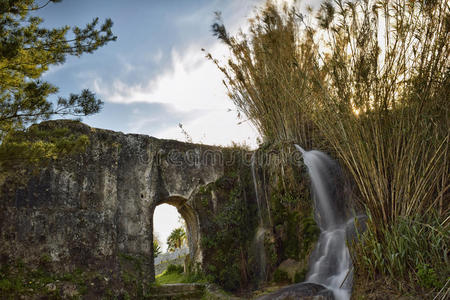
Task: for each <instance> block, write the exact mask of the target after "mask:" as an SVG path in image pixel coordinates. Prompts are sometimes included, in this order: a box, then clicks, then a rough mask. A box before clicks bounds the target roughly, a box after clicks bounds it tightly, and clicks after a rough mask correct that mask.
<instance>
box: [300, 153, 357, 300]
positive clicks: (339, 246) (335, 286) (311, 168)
mask: <svg viewBox="0 0 450 300" xmlns="http://www.w3.org/2000/svg"><path fill="white" fill-rule="evenodd" d="M295 147H296V148H297V149H298V150H299V151H300V152H301V153H302V155H303V161H304V162H305V165H306V166H307V168H308V173H309V176H310V178H311V185H312V190H313V198H314V204H315V211H316V221H317V223H318V225H319V227H320V231H321V232H320V236H319V239H318V241H317V245H316V249H315V250H314V252H313V254H312V256H311V265H310V270H309V272H308V275H307V278H306V281H307V282H312V283H318V284H321V285H323V286H325V287H326V288H328V289H329V290H331V291H333V294H334V297H335V299H337V300H348V299H350V293H351V284H352V279H353V278H352V277H353V276H352V275H353V274H352V271H351V264H352V263H351V259H350V254H349V251H348V247H347V244H346V239H347V234H346V231H347V230H348V228H350V227H353V218H352V219H351V220H349V221H347V222H345V221H344V220H342V217H341V216H342V212H339V208H338V207H337V206H336V203H335V202H336V201H335V199H333V192H332V190H333V188H335V187H333V186H332V184H333V180H332V178H330V177H332V176H333V175H336V174H330V173H331V172H330V170H333V168H335V166H336V163H335V162H334V161H333V160H332V159H331V158H330V157H329V156H327V155H326V154H324V153H322V152H320V151H316V150H312V151H305V150H304V149H303V148H301V147H300V146H298V145H295ZM341 209H342V208H341Z"/></svg>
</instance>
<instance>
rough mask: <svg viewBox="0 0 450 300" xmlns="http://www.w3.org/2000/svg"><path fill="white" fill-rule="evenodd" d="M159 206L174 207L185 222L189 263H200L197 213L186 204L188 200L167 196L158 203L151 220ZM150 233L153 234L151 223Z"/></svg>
mask: <svg viewBox="0 0 450 300" xmlns="http://www.w3.org/2000/svg"><path fill="white" fill-rule="evenodd" d="M161 204H170V205H172V206H174V207H175V208H176V209H177V210H178V213H179V214H180V215H181V217H182V218H183V219H184V221H185V222H186V237H187V242H188V248H189V258H190V261H191V262H196V263H201V261H202V253H201V249H200V247H199V244H200V225H199V218H198V216H197V212H196V211H195V210H194V208H192V206H191V205H190V204H189V203H188V200H187V199H186V198H184V197H182V196H169V197H167V198H166V199H163V200H162V201H159V202H158V203H157V204H156V205H155V207H154V209H153V212H152V214H151V218H152V220H153V215H154V212H155V208H156V207H157V206H159V205H161ZM151 224H152V228H151V232H153V226H154V224H153V222H152V223H151Z"/></svg>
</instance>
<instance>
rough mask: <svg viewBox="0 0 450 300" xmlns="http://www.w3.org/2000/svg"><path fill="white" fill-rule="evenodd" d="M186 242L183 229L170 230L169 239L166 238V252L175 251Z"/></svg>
mask: <svg viewBox="0 0 450 300" xmlns="http://www.w3.org/2000/svg"><path fill="white" fill-rule="evenodd" d="M185 241H186V232H185V231H184V228H183V227H178V228H175V229H174V230H172V232H171V233H170V235H169V237H168V238H167V250H168V251H171V252H173V251H175V249H177V248H181V246H183V244H184V242H185Z"/></svg>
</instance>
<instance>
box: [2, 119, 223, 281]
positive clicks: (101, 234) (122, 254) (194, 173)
mask: <svg viewBox="0 0 450 300" xmlns="http://www.w3.org/2000/svg"><path fill="white" fill-rule="evenodd" d="M40 126H41V127H43V128H45V126H48V127H69V128H71V130H73V131H74V132H77V133H80V134H84V135H87V136H88V137H89V140H90V143H89V145H88V147H87V149H86V151H85V152H84V153H82V154H79V155H76V156H72V157H69V158H67V159H64V160H59V161H54V162H51V163H50V164H49V165H48V166H46V167H45V168H41V169H39V170H37V171H36V170H34V171H33V170H31V171H30V172H29V176H26V178H22V180H21V181H22V183H17V182H13V181H11V180H8V179H6V180H4V181H3V182H2V183H1V191H0V255H1V261H3V262H4V261H7V260H11V259H14V258H21V259H26V260H29V261H33V260H35V261H38V260H42V257H44V258H45V257H46V258H47V259H49V260H50V261H51V262H53V263H55V265H56V266H58V268H63V269H64V268H72V267H74V266H85V267H88V268H90V269H105V268H107V269H108V270H111V272H114V270H120V269H121V268H123V267H124V265H127V264H129V265H131V266H135V265H136V264H138V265H139V269H140V270H142V272H143V273H145V275H146V277H147V278H150V279H151V278H153V277H154V267H153V255H152V253H153V243H152V241H153V224H152V222H153V212H154V209H155V207H156V206H157V205H159V204H162V203H169V204H172V205H174V206H176V207H177V209H178V211H179V212H180V214H181V215H182V216H183V217H184V219H185V221H186V224H187V235H188V241H189V248H190V256H191V260H192V261H194V262H199V263H201V262H202V249H201V245H200V232H201V228H202V224H201V222H200V220H202V217H200V216H199V215H198V211H197V210H196V209H195V205H194V204H193V203H192V198H193V195H195V194H196V192H197V191H198V190H199V189H201V187H202V186H206V185H207V184H209V183H211V182H214V181H216V180H217V179H219V178H220V177H221V176H223V173H224V164H223V161H221V160H220V159H221V154H222V149H221V148H218V147H212V146H205V145H196V144H188V143H182V142H177V141H172V140H159V139H156V138H153V137H149V136H145V135H137V134H123V133H119V132H113V131H108V130H101V129H95V128H90V127H89V126H87V125H85V124H82V123H79V122H73V121H51V122H46V123H44V124H41V125H40Z"/></svg>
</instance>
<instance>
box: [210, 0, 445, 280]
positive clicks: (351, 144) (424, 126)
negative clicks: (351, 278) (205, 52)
mask: <svg viewBox="0 0 450 300" xmlns="http://www.w3.org/2000/svg"><path fill="white" fill-rule="evenodd" d="M310 13H312V12H311V11H310ZM306 20H307V18H306V17H305V15H302V14H300V13H299V12H298V10H296V8H295V6H293V7H287V6H284V7H283V8H280V7H278V6H276V5H275V4H273V3H272V2H270V1H269V2H267V4H266V6H265V7H263V8H262V9H261V10H259V11H258V13H257V16H256V17H255V18H254V19H252V20H250V22H249V24H250V25H249V26H250V27H249V28H250V29H249V33H248V34H244V33H240V34H238V35H237V36H236V37H232V36H230V35H229V34H228V33H227V32H226V30H225V27H224V26H223V25H222V24H221V23H216V24H214V25H213V29H214V32H215V34H216V35H217V36H218V37H219V38H220V39H222V40H223V41H224V42H225V43H226V44H227V45H228V46H229V48H230V50H231V57H230V59H229V61H228V62H227V64H225V65H221V64H220V62H218V61H216V60H215V63H216V64H217V65H218V67H219V68H220V70H222V72H223V73H224V74H225V77H226V80H225V84H226V85H227V87H228V89H229V91H230V97H231V99H232V100H233V101H234V103H235V104H236V106H237V107H238V108H239V110H240V111H241V112H242V113H244V114H245V115H246V116H247V117H248V118H249V119H250V120H251V121H252V122H253V123H254V124H255V126H256V127H257V128H258V129H259V131H260V133H261V134H262V135H263V136H264V138H265V139H266V140H269V141H285V140H294V141H296V142H297V143H299V144H302V145H304V146H305V147H306V148H311V147H317V146H319V147H320V145H325V146H331V147H332V148H333V149H334V151H335V153H336V155H337V158H338V159H339V160H340V161H341V163H342V164H343V166H344V167H345V168H346V169H347V171H348V172H349V173H350V174H351V175H352V177H353V180H354V182H355V184H356V186H357V189H358V194H359V199H360V202H361V204H362V206H363V207H365V209H366V213H367V214H368V215H370V219H369V224H368V228H369V230H368V231H367V233H365V234H364V235H363V236H362V238H361V240H362V241H363V243H358V244H357V245H354V247H353V248H352V251H353V253H354V254H355V255H354V263H355V266H356V268H357V269H358V270H359V273H357V274H359V275H360V276H361V275H362V276H361V278H363V277H365V278H373V276H381V277H383V278H390V279H391V280H392V279H393V278H394V277H395V278H396V279H397V280H399V281H402V280H405V281H408V280H410V279H411V278H413V277H414V280H415V281H414V282H416V283H419V284H421V285H422V286H424V287H427V288H429V289H433V288H436V286H435V285H432V284H427V283H425V282H426V280H425V281H424V279H423V278H422V277H423V276H424V275H423V274H435V276H436V277H437V279H436V282H440V283H442V282H443V281H445V279H447V278H448V277H449V270H450V267H449V263H448V230H449V220H450V217H449V203H450V192H449V187H450V180H449V170H450V160H449V139H450V134H449V128H450V113H449V108H450V97H449V91H450V63H449V58H450V7H449V4H448V3H447V2H446V1H435V0H433V1H432V0H427V1H425V0H410V1H404V0H379V1H372V0H361V1H343V0H335V1H327V2H324V3H323V4H322V6H321V8H320V9H319V10H318V12H317V18H316V19H315V21H312V22H310V23H308V24H307V22H306ZM210 58H211V57H210ZM211 59H212V58H211ZM420 224H421V225H420ZM430 243H431V244H430ZM406 253H407V254H406ZM418 253H421V255H418ZM412 260H414V261H412ZM366 275H370V276H366ZM411 276H412V277H411ZM430 276H431V277H433V276H434V275H430ZM421 278H422V279H421ZM432 281H433V280H432ZM433 282H434V281H433Z"/></svg>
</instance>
